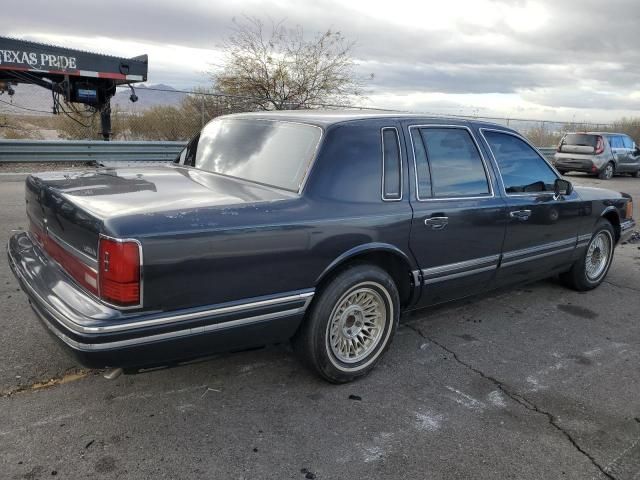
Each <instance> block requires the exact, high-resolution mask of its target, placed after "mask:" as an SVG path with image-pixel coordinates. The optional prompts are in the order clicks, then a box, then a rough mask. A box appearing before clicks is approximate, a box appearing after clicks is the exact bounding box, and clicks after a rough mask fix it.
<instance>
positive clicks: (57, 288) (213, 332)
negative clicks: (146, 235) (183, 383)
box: [7, 233, 313, 368]
mask: <svg viewBox="0 0 640 480" xmlns="http://www.w3.org/2000/svg"><path fill="white" fill-rule="evenodd" d="M7 254H8V257H9V265H10V266H11V269H12V271H13V273H14V275H15V276H16V278H17V279H18V281H19V282H20V285H21V287H22V289H23V290H24V292H25V293H26V294H27V296H28V297H29V301H30V303H31V306H32V308H33V310H34V311H35V312H36V314H37V316H38V318H39V319H40V320H41V321H42V323H43V324H44V325H45V326H46V327H47V329H48V330H49V332H50V333H52V334H53V335H54V336H55V337H56V338H57V339H58V340H59V341H61V342H62V343H63V344H64V345H66V346H67V347H68V348H70V349H71V351H72V352H73V353H74V354H75V355H76V357H77V358H78V360H79V361H80V362H81V363H82V364H84V365H86V366H88V367H93V368H103V367H144V366H156V365H168V364H171V363H174V362H177V361H181V360H187V359H190V358H197V357H201V356H203V355H209V354H212V353H216V352H221V351H230V350H239V349H243V348H251V347H255V346H259V345H265V344H269V343H276V342H280V341H284V340H287V339H288V338H290V337H291V336H292V335H293V334H294V333H295V331H296V329H297V327H298V325H299V323H300V321H301V320H302V317H303V316H304V312H305V310H306V308H307V307H308V305H309V303H310V302H311V299H312V298H313V290H311V289H309V290H300V291H295V292H288V293H287V294H283V295H274V296H268V297H259V298H252V299H247V300H246V301H241V302H229V303H224V304H218V305H209V306H204V307H198V308H192V309H183V310H177V311H171V312H161V311H155V312H149V311H144V312H120V311H118V310H115V309H112V308H110V307H107V306H105V305H103V304H102V303H101V302H99V301H98V300H97V299H95V298H94V297H92V296H90V295H89V294H87V293H86V292H84V291H83V290H82V289H80V288H79V287H77V286H76V284H75V283H74V282H73V281H72V280H71V279H70V278H69V277H68V276H67V275H66V273H65V272H64V271H62V269H61V268H60V267H59V266H58V265H57V264H56V263H55V262H53V261H51V260H50V259H48V258H47V257H46V255H45V254H44V253H43V252H42V251H41V250H40V249H39V247H38V246H37V245H36V244H34V243H33V242H32V241H31V238H30V237H29V235H28V234H26V233H17V234H15V235H13V236H12V237H11V238H10V239H9V244H8V246H7Z"/></svg>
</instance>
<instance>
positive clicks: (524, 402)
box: [404, 323, 618, 480]
mask: <svg viewBox="0 0 640 480" xmlns="http://www.w3.org/2000/svg"><path fill="white" fill-rule="evenodd" d="M404 325H405V326H406V327H407V328H408V329H409V330H412V331H413V332H415V333H416V334H418V335H419V336H420V337H422V338H423V339H425V340H427V341H429V342H431V343H433V344H434V345H437V346H438V347H440V348H441V349H442V350H444V351H445V352H447V353H449V354H450V355H451V356H452V357H453V359H454V360H455V361H456V362H458V363H459V364H460V365H462V366H463V367H465V368H467V369H469V370H471V371H472V372H474V373H476V374H478V375H480V376H481V377H482V378H484V379H485V380H488V381H490V382H491V383H493V384H494V385H495V386H496V387H498V389H500V391H501V392H503V393H504V394H505V395H506V396H507V397H509V398H510V399H511V400H513V401H514V402H516V403H517V404H519V405H521V406H523V407H524V408H526V409H527V410H529V411H532V412H535V413H538V414H540V415H544V416H546V417H547V420H548V421H549V424H550V425H551V426H552V427H554V428H555V429H556V430H558V431H559V432H560V433H561V434H562V435H563V436H564V437H565V438H566V439H567V440H569V442H570V443H571V445H573V447H574V448H575V449H576V450H577V451H578V452H580V453H581V454H582V455H584V456H585V457H586V458H588V459H589V461H590V462H591V464H592V465H593V466H594V467H596V468H597V469H598V470H599V471H600V473H602V474H603V475H604V476H605V477H607V478H608V479H610V480H618V479H617V478H616V477H615V476H614V475H612V474H611V473H609V472H607V471H606V469H605V468H603V467H602V465H600V464H599V463H598V461H597V460H596V459H595V458H594V457H593V456H592V455H591V454H590V453H589V452H587V451H586V450H585V449H584V448H582V447H581V446H580V445H579V444H578V442H577V441H576V440H575V439H574V438H573V437H572V436H571V434H570V433H569V432H567V431H566V430H565V429H564V428H562V427H561V426H560V425H559V424H558V422H557V420H556V418H555V417H554V416H553V414H552V413H550V412H547V411H546V410H543V409H542V408H540V407H539V406H538V405H536V404H535V403H534V402H532V401H531V400H529V399H527V398H526V397H524V396H523V395H520V394H518V393H515V392H512V391H511V390H510V389H509V388H508V387H507V386H505V385H504V383H502V382H501V381H500V380H498V379H496V378H494V377H492V376H491V375H487V374H486V373H484V372H483V371H482V370H480V369H478V368H476V367H474V366H473V365H470V364H469V363H467V362H465V361H463V360H461V359H460V358H459V357H458V354H457V353H456V352H454V351H453V350H451V349H450V348H449V347H447V346H446V345H443V344H442V343H440V342H438V341H436V340H434V339H432V338H431V337H429V336H427V335H425V334H424V333H423V332H422V330H420V328H419V327H416V326H414V325H412V324H410V323H405V324H404Z"/></svg>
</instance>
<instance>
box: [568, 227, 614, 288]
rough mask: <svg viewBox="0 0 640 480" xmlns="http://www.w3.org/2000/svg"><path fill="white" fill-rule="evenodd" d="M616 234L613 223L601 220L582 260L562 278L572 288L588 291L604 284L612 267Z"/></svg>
mask: <svg viewBox="0 0 640 480" xmlns="http://www.w3.org/2000/svg"><path fill="white" fill-rule="evenodd" d="M614 238H615V234H614V231H613V227H612V226H611V223H609V222H608V221H607V220H604V219H602V220H600V221H599V222H598V224H597V225H596V229H595V231H594V233H593V235H592V236H591V240H590V242H589V244H588V245H587V248H586V250H585V251H584V254H583V256H582V258H580V260H578V261H577V262H576V263H574V264H573V267H571V270H569V271H568V272H566V273H564V274H562V275H561V276H560V278H561V279H562V281H563V282H564V283H565V284H566V285H567V286H568V287H570V288H573V289H574V290H578V291H581V292H582V291H586V290H591V289H593V288H596V287H597V286H598V285H600V284H601V283H602V281H603V280H604V278H605V277H606V275H607V272H608V271H609V267H611V261H612V260H613V251H614V248H615V240H614Z"/></svg>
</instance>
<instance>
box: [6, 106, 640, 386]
mask: <svg viewBox="0 0 640 480" xmlns="http://www.w3.org/2000/svg"><path fill="white" fill-rule="evenodd" d="M26 209H27V215H28V217H29V219H30V229H29V231H27V232H22V233H17V234H15V235H14V236H13V237H12V238H11V239H10V241H9V246H8V254H9V258H10V265H11V267H12V269H13V271H14V272H15V275H16V277H17V278H18V279H19V281H20V283H21V285H22V288H23V289H24V291H25V292H26V293H27V295H28V296H29V299H30V301H31V305H32V307H33V309H34V310H35V312H36V313H37V315H38V316H39V318H40V319H41V320H42V322H43V323H44V325H45V326H46V327H47V328H48V329H49V330H50V331H51V333H52V334H53V335H54V336H55V337H57V338H58V339H59V340H61V341H62V342H63V343H64V344H66V345H67V346H68V347H70V348H71V349H72V350H73V351H74V352H75V353H76V354H77V356H78V358H79V359H80V361H81V362H82V363H84V364H86V365H88V366H93V367H123V368H137V367H150V366H159V365H171V364H175V363H179V362H181V361H184V360H187V359H191V358H194V357H199V356H203V355H207V354H210V353H214V352H219V351H229V350H239V349H245V348H251V347H255V346H260V345H265V344H269V343H277V342H283V341H289V340H293V344H294V346H295V349H296V350H297V351H298V352H299V354H300V356H301V357H302V358H303V359H304V360H305V362H306V363H307V364H308V365H309V366H310V367H311V368H312V369H314V370H315V371H316V372H318V373H319V374H320V375H322V376H323V377H324V378H326V379H327V380H329V381H332V382H345V381H349V380H352V379H354V378H357V377H359V376H362V375H364V374H366V373H367V372H369V371H370V370H371V369H373V368H374V366H375V365H376V363H377V362H378V361H379V360H380V358H381V356H382V354H383V353H384V351H385V350H386V349H387V348H388V347H389V345H390V344H391V339H392V338H393V334H394V332H395V330H396V327H397V325H398V319H399V317H400V312H401V311H407V310H412V309H417V308H422V307H426V306H430V305H435V304H438V303H442V302H448V301H451V300H456V299H459V298H462V297H467V296H470V295H478V294H482V293H483V292H486V291H487V290H489V289H492V288H496V287H499V286H504V285H507V284H516V283H522V282H531V281H534V280H538V279H541V278H544V277H549V276H553V275H559V276H560V277H561V279H562V280H563V281H564V283H565V284H566V285H568V286H569V287H571V288H574V289H577V290H589V289H592V288H595V287H596V286H598V285H599V284H600V283H601V282H602V280H603V279H604V277H605V275H606V274H607V271H608V270H609V267H610V265H611V261H612V258H613V254H614V248H615V246H616V244H617V243H618V242H620V241H621V240H622V239H624V238H625V236H627V235H629V234H630V233H631V231H632V228H633V226H634V225H635V223H634V221H633V219H632V212H633V205H632V200H631V197H630V196H629V195H626V194H623V193H617V192H613V191H609V190H601V189H595V188H573V186H572V185H571V183H569V182H568V181H566V180H563V179H562V178H561V177H560V175H559V174H558V173H557V171H556V170H555V169H554V168H553V167H552V166H551V165H549V163H548V162H547V161H546V160H545V159H544V157H542V155H540V153H539V152H538V151H537V150H536V149H535V148H534V147H532V146H531V145H530V144H529V143H528V142H527V140H526V139H524V138H523V137H521V136H520V135H519V134H518V133H516V132H515V131H513V130H510V129H508V128H505V127H502V126H498V125H494V124H487V123H479V122H467V121H462V120H457V119H442V118H425V117H421V116H412V115H402V114H364V113H344V112H315V111H300V112H278V113H273V112H265V113H248V114H239V115H230V116H225V117H220V118H217V119H215V120H213V121H212V122H211V123H209V124H208V125H207V126H205V127H204V128H203V130H202V131H201V132H200V134H199V135H198V136H196V137H195V138H194V139H193V140H192V141H191V142H190V143H189V144H188V146H187V147H186V148H185V150H184V151H183V152H182V153H181V154H180V156H179V158H178V159H176V162H175V163H174V164H171V165H166V166H161V167H141V168H116V169H111V168H107V169H98V170H91V171H87V172H84V173H75V172H74V173H47V174H38V175H31V176H29V177H28V179H27V181H26Z"/></svg>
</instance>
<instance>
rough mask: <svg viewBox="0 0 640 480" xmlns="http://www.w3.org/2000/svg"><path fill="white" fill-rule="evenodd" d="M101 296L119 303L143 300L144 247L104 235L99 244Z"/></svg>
mask: <svg viewBox="0 0 640 480" xmlns="http://www.w3.org/2000/svg"><path fill="white" fill-rule="evenodd" d="M98 259H99V262H98V263H99V267H98V271H99V273H100V274H99V276H98V278H99V284H100V298H102V299H103V300H106V301H107V302H109V303H113V304H115V305H118V306H123V307H129V306H134V305H138V304H139V303H140V247H139V245H138V243H137V242H132V241H126V240H124V241H121V240H113V239H110V238H105V237H101V238H100V244H99V248H98Z"/></svg>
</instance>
